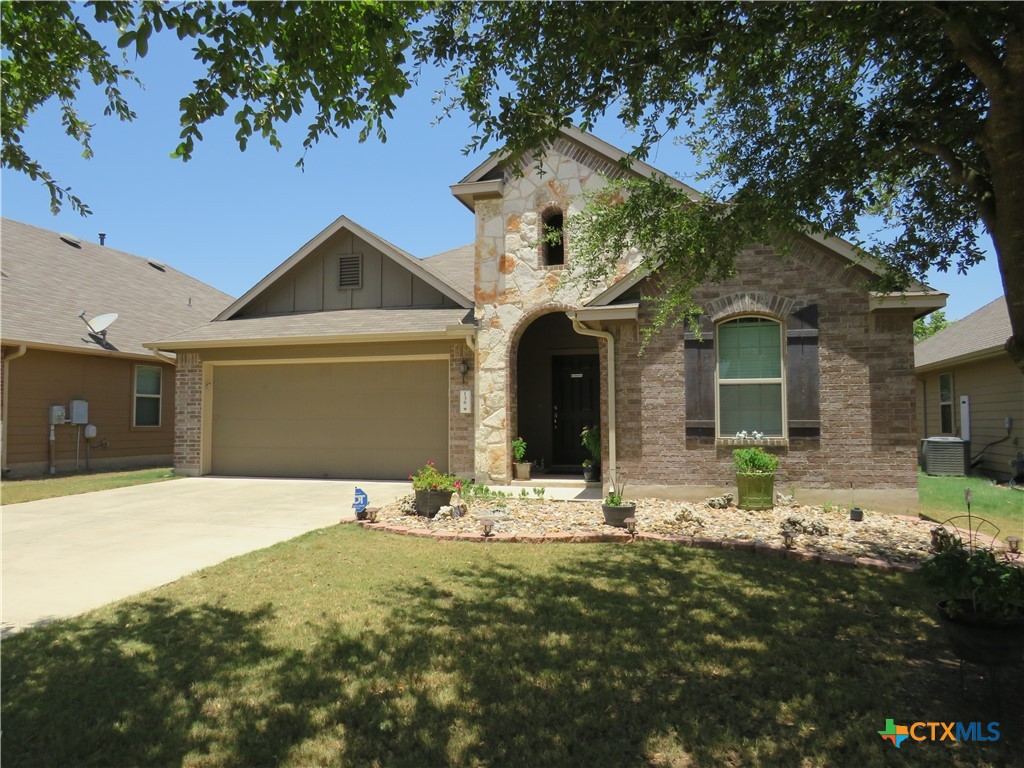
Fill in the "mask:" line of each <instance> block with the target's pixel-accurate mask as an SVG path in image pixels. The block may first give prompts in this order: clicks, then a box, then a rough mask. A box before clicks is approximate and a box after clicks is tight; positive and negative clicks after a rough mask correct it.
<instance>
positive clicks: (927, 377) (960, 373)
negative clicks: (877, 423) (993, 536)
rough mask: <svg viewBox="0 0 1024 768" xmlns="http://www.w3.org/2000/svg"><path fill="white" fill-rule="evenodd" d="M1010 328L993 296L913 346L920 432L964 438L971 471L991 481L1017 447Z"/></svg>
mask: <svg viewBox="0 0 1024 768" xmlns="http://www.w3.org/2000/svg"><path fill="white" fill-rule="evenodd" d="M1012 333H1013V332H1012V331H1011V330H1010V315H1009V312H1008V311H1007V308H1006V298H1005V297H1003V296H1000V297H999V298H998V299H996V300H995V301H993V302H991V303H990V304H986V305H985V306H984V307H982V308H981V309H979V310H977V311H976V312H973V313H971V314H969V315H968V316H967V317H965V318H963V319H962V320H958V321H957V322H955V323H953V324H952V325H950V326H948V327H946V328H943V329H942V330H941V331H939V332H938V333H936V334H935V335H934V336H932V337H930V338H928V339H925V340H924V341H922V342H921V343H920V344H917V345H916V346H915V347H914V370H915V374H916V375H917V423H918V424H920V425H921V437H922V438H925V437H960V438H963V439H969V440H970V441H971V449H970V454H971V463H972V465H973V466H974V468H975V470H977V471H980V472H981V473H983V474H985V475H988V476H989V477H993V478H996V479H998V480H1008V479H1009V478H1010V473H1011V471H1012V469H1011V466H1010V460H1011V459H1014V458H1015V457H1016V456H1017V454H1018V453H1020V452H1021V451H1024V444H1022V438H1024V373H1021V371H1020V369H1019V368H1018V367H1017V366H1016V365H1014V363H1013V361H1012V360H1011V359H1010V355H1009V353H1008V352H1006V350H1005V348H1004V344H1005V343H1006V340H1007V339H1008V338H1009V337H1010V336H1011V335H1012Z"/></svg>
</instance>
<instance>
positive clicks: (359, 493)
mask: <svg viewBox="0 0 1024 768" xmlns="http://www.w3.org/2000/svg"><path fill="white" fill-rule="evenodd" d="M369 503H370V497H369V496H367V495H366V491H364V490H363V489H362V488H356V503H355V504H353V505H352V509H354V510H355V511H356V512H365V511H366V507H367V506H368V505H369Z"/></svg>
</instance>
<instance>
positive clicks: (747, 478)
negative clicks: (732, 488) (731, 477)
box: [736, 472, 775, 509]
mask: <svg viewBox="0 0 1024 768" xmlns="http://www.w3.org/2000/svg"><path fill="white" fill-rule="evenodd" d="M736 506H738V507H739V508H740V509H771V508H772V507H774V506H775V474H774V473H771V472H752V473H741V472H737V473H736Z"/></svg>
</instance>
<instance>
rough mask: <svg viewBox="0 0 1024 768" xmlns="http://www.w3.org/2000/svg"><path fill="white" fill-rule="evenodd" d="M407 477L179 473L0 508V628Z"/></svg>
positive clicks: (328, 515) (274, 537) (343, 508)
mask: <svg viewBox="0 0 1024 768" xmlns="http://www.w3.org/2000/svg"><path fill="white" fill-rule="evenodd" d="M357 485H358V486H359V487H360V488H362V489H363V490H364V491H366V493H367V495H368V496H369V498H370V503H371V504H372V505H373V506H382V505H384V504H387V503H389V502H391V501H393V500H395V499H396V498H399V497H400V496H403V495H405V494H407V493H409V483H408V482H400V483H382V482H375V481H366V482H359V481H344V480H267V479H249V478H219V477H203V478H184V479H181V480H171V481H168V482H163V483H154V484H151V485H137V486H134V487H131V488H117V489H115V490H110V491H99V492H97V493H85V494H81V495H78V496H65V497H62V498H58V499H43V500H42V501H30V502H26V503H23V504H13V505H11V506H5V507H3V609H2V625H0V634H3V635H6V634H8V633H10V632H13V631H15V630H17V629H22V628H24V627H28V626H33V625H37V624H42V623H46V622H47V621H51V620H53V619H56V618H63V617H67V616H74V615H76V614H78V613H82V612H83V611H87V610H89V609H91V608H96V607H98V606H101V605H105V604H107V603H109V602H112V601H114V600H119V599H121V598H123V597H127V596H129V595H133V594H135V593H137V592H142V591H144V590H147V589H152V588H153V587H157V586H160V585H161V584H166V583H168V582H171V581H174V580H176V579H178V578H180V577H182V576H184V575H185V574H188V573H191V572H192V571H196V570H198V569H200V568H205V567H207V566H210V565H215V564H216V563H219V562H222V561H224V560H227V559H228V558H231V557H235V556H237V555H242V554H245V553H246V552H252V551H253V550H256V549H262V548H264V547H268V546H270V545H272V544H276V543H277V542H280V541H285V540H287V539H291V538H293V537H295V536H298V535H299V534H302V533H306V532H307V531H311V530H315V529H317V528H323V527H324V526H328V525H332V524H334V523H337V522H338V521H339V520H341V519H342V518H345V519H352V518H353V517H354V515H353V511H352V507H351V504H352V501H353V498H354V493H355V487H356V486H357Z"/></svg>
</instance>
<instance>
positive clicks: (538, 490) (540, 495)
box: [533, 488, 545, 499]
mask: <svg viewBox="0 0 1024 768" xmlns="http://www.w3.org/2000/svg"><path fill="white" fill-rule="evenodd" d="M544 490H545V489H544V488H534V489H533V495H534V496H536V497H537V498H538V499H543V498H544Z"/></svg>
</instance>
